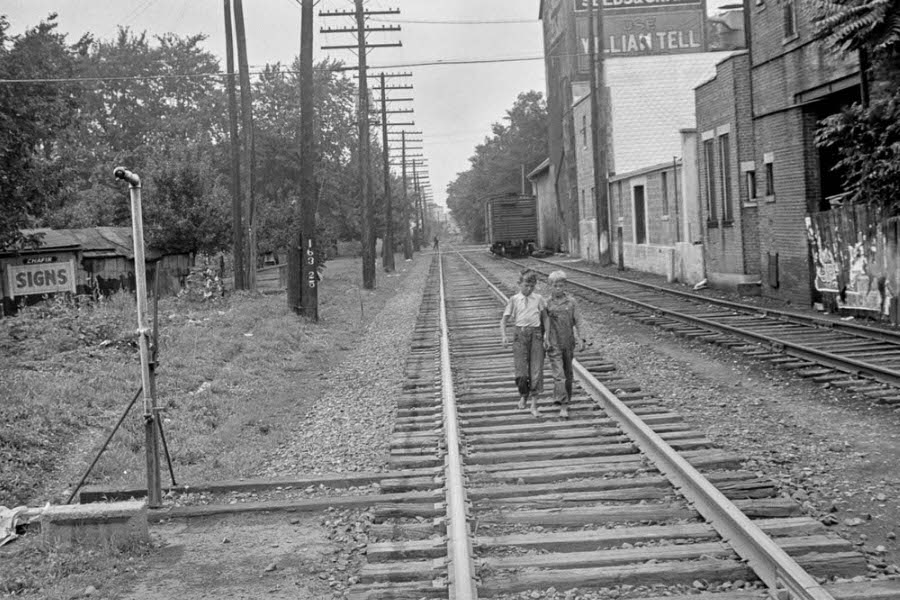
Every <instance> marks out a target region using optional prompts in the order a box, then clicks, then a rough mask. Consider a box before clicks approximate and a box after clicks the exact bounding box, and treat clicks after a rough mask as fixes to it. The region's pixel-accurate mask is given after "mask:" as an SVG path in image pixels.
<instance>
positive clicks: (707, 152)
mask: <svg viewBox="0 0 900 600" xmlns="http://www.w3.org/2000/svg"><path fill="white" fill-rule="evenodd" d="M703 162H704V166H705V167H706V217H707V221H709V222H710V223H718V221H719V215H718V207H717V206H716V142H715V140H712V139H709V140H705V141H704V142H703Z"/></svg>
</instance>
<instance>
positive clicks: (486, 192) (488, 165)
mask: <svg viewBox="0 0 900 600" xmlns="http://www.w3.org/2000/svg"><path fill="white" fill-rule="evenodd" d="M504 121H505V123H494V124H493V125H492V127H491V132H492V134H493V135H492V137H489V138H485V141H484V143H483V144H480V145H478V146H476V148H475V154H474V156H472V157H470V158H469V162H470V163H471V165H472V166H471V167H470V169H469V170H468V171H465V172H463V173H459V174H458V175H457V178H456V179H455V180H454V181H452V182H451V183H450V184H449V185H448V186H447V192H448V198H447V207H448V208H449V209H450V212H451V213H452V215H453V218H454V220H455V221H456V222H457V223H458V224H459V226H460V228H462V229H463V230H464V231H465V232H466V234H467V236H468V237H470V238H471V239H473V240H476V241H481V240H483V239H484V213H483V211H484V207H483V201H484V198H486V197H487V196H491V195H494V194H502V193H506V192H515V191H518V190H519V189H520V187H521V177H522V167H523V166H524V167H525V168H526V170H529V169H531V168H534V167H535V166H536V165H537V164H539V163H540V162H541V161H542V160H544V159H545V158H546V157H547V152H548V150H547V147H548V146H547V136H548V134H547V104H546V102H545V101H544V98H543V95H542V94H541V93H540V92H536V91H529V92H523V93H521V94H519V96H518V98H517V99H516V102H515V104H514V105H513V107H512V108H511V109H510V110H508V111H507V112H506V116H505V117H504Z"/></svg>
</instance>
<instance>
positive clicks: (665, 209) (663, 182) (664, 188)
mask: <svg viewBox="0 0 900 600" xmlns="http://www.w3.org/2000/svg"><path fill="white" fill-rule="evenodd" d="M659 175H660V181H659V187H660V191H661V192H662V214H664V215H668V214H669V173H668V171H663V172H662V173H660V174H659Z"/></svg>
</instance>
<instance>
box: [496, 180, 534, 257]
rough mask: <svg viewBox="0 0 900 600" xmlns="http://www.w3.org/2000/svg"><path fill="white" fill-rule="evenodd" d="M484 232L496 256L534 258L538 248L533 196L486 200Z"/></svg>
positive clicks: (522, 195) (521, 195)
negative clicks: (528, 256)
mask: <svg viewBox="0 0 900 600" xmlns="http://www.w3.org/2000/svg"><path fill="white" fill-rule="evenodd" d="M484 231H485V234H486V235H487V239H488V243H489V244H490V245H491V252H493V253H494V254H497V255H500V256H527V255H529V254H531V252H533V251H534V250H535V248H536V246H537V200H536V199H535V197H534V196H529V195H524V194H516V193H510V194H503V195H498V196H491V197H489V198H487V201H486V202H485V205H484Z"/></svg>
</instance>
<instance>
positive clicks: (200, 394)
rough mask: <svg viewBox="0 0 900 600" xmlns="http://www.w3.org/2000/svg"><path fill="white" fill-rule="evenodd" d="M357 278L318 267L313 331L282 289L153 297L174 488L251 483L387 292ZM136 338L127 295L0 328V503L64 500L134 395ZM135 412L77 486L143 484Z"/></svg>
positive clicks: (56, 303) (357, 272) (351, 270)
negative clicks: (321, 273) (199, 297)
mask: <svg viewBox="0 0 900 600" xmlns="http://www.w3.org/2000/svg"><path fill="white" fill-rule="evenodd" d="M403 276H405V273H403V274H401V275H400V277H403ZM360 280H361V266H360V261H359V259H347V258H342V259H336V260H333V261H330V262H329V265H328V272H327V274H326V278H325V280H324V281H323V282H322V285H321V287H320V291H319V299H320V300H319V304H320V318H321V320H320V322H319V323H310V322H307V321H305V320H303V319H301V318H298V317H297V316H296V315H294V314H293V313H292V312H291V311H289V310H288V309H287V307H286V301H285V297H284V294H283V293H281V294H272V295H258V294H249V293H241V292H238V293H233V294H230V295H228V296H226V297H225V298H220V299H217V300H215V301H214V302H199V301H196V300H188V299H186V298H169V299H163V300H161V301H160V305H159V323H160V357H159V358H160V366H159V369H158V371H157V373H158V379H157V389H158V394H157V398H158V400H157V403H158V404H159V405H161V406H164V407H165V408H166V411H165V413H163V427H164V429H165V434H166V439H167V441H168V445H169V449H170V451H171V454H172V459H173V463H174V470H175V475H176V477H177V479H178V483H180V484H181V483H187V484H190V483H199V482H203V481H214V480H227V479H238V478H246V477H254V476H256V475H257V474H258V472H257V468H258V466H259V465H260V464H261V462H263V460H264V459H265V458H266V457H267V456H270V455H271V453H273V452H276V451H277V449H278V444H279V442H280V441H281V440H283V439H284V436H289V435H291V434H292V432H293V431H295V430H296V429H297V428H298V427H299V426H300V423H301V421H302V418H303V416H304V415H305V413H306V409H307V407H308V406H310V405H312V404H313V403H315V402H316V401H317V399H318V398H319V397H320V395H321V393H322V389H321V384H320V383H319V382H318V379H319V376H320V375H321V374H322V373H324V372H326V371H327V370H328V369H330V368H331V367H332V366H334V365H335V364H337V363H338V362H339V361H340V359H341V356H342V354H343V353H344V352H347V351H348V350H349V349H351V348H352V347H354V346H355V345H356V343H357V340H358V339H359V337H360V333H361V332H362V331H363V329H364V328H365V326H366V325H367V323H368V322H370V321H371V320H372V319H373V318H375V317H376V316H377V314H378V311H380V310H381V308H382V307H383V306H384V303H385V302H386V301H387V300H388V299H389V298H390V296H391V294H392V292H393V290H394V289H396V287H397V279H395V278H393V277H392V280H391V283H390V284H383V286H382V287H384V288H386V289H378V290H375V291H369V290H361V289H360ZM135 328H136V317H135V309H134V298H133V296H131V295H127V294H122V295H117V296H114V297H113V298H111V299H110V300H108V301H105V302H101V303H98V304H78V303H72V302H65V301H63V300H51V301H49V302H46V303H43V304H40V305H36V306H34V307H29V308H27V309H25V310H23V311H22V312H21V313H20V314H19V315H18V316H15V317H10V318H7V319H3V320H0V364H2V365H3V366H2V369H0V390H3V391H2V394H3V395H4V398H3V402H2V403H0V505H5V506H17V505H19V504H26V503H30V504H40V503H43V502H46V501H54V502H59V501H61V500H64V499H65V497H66V495H67V494H66V492H67V491H68V490H69V489H70V488H71V486H73V485H74V484H75V483H76V482H77V480H78V478H79V477H80V475H81V473H82V472H83V470H84V469H85V468H86V467H87V465H88V464H89V462H90V461H91V460H92V459H93V457H94V455H95V454H96V451H97V450H98V449H99V445H100V444H101V443H102V441H103V439H104V438H105V437H106V435H107V433H108V432H109V430H110V429H111V428H112V426H113V425H114V424H115V422H116V420H117V419H118V417H119V415H120V414H121V413H122V411H123V410H124V409H125V407H126V406H127V404H128V402H129V401H130V400H131V398H132V396H133V395H134V393H135V392H136V391H137V389H138V388H139V386H140V372H139V356H138V352H137V346H136V344H135V342H134V333H133V332H134V330H135ZM141 415H142V402H141V400H138V402H137V404H136V405H135V407H134V408H133V409H132V411H131V414H130V415H129V417H128V418H127V419H126V420H125V422H124V423H123V426H122V428H121V429H120V430H119V432H118V433H117V434H116V436H115V437H114V438H113V440H112V442H111V444H110V446H109V447H108V449H107V450H106V452H105V453H104V454H103V456H102V457H101V459H100V461H99V462H98V463H97V466H96V467H95V468H94V471H93V472H92V475H91V477H90V478H89V480H88V483H89V484H103V485H109V486H114V487H119V488H127V487H142V486H143V485H145V468H146V467H145V462H144V461H145V458H144V450H143V447H144V431H143V420H142V416H141ZM163 481H164V482H166V483H167V476H166V475H165V473H164V479H163Z"/></svg>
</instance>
